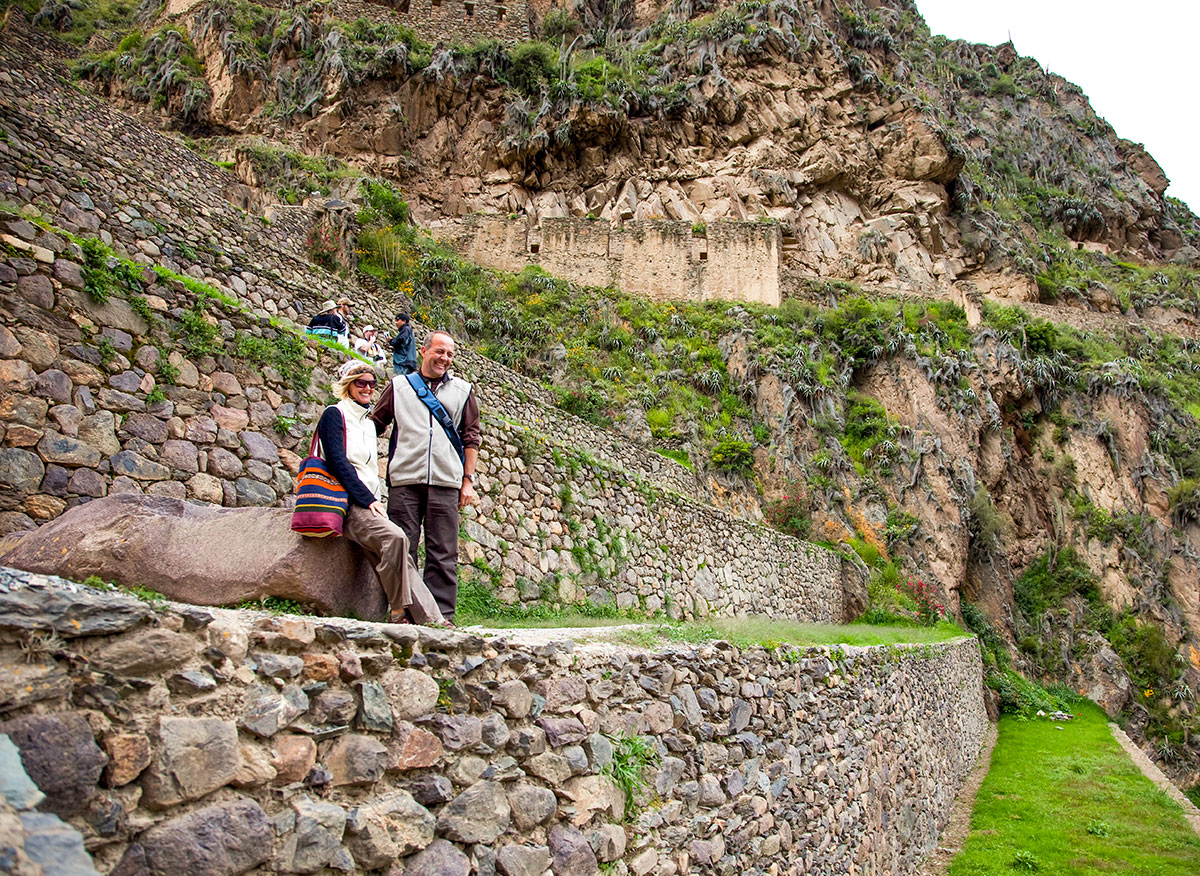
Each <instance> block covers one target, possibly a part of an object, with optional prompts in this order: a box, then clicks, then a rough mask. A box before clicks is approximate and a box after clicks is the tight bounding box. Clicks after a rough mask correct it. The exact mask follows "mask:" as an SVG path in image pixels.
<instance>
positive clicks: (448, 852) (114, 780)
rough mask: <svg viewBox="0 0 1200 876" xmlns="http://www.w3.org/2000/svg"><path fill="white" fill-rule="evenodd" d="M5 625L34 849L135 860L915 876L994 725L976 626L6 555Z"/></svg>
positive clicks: (162, 870)
mask: <svg viewBox="0 0 1200 876" xmlns="http://www.w3.org/2000/svg"><path fill="white" fill-rule="evenodd" d="M49 629H53V630H54V633H55V635H54V637H53V638H51V637H50V636H49V634H48V633H39V632H34V630H49ZM0 634H2V636H3V638H2V641H3V644H0V670H2V671H0V734H7V737H8V738H9V739H11V740H12V742H13V743H15V745H16V747H17V748H18V749H19V751H20V758H21V761H22V763H23V766H24V770H25V772H26V773H28V775H29V776H30V777H31V778H32V779H33V780H34V781H35V782H36V783H37V784H38V785H39V786H40V788H41V789H42V790H43V791H44V792H45V793H46V799H45V800H44V801H43V802H42V804H41V808H42V809H43V810H44V811H45V812H46V813H47V814H46V815H44V816H41V817H40V818H39V819H33V818H27V819H24V825H25V826H24V829H23V830H22V829H20V828H16V829H14V830H13V831H12V833H13V834H15V835H14V836H13V840H14V844H15V845H17V847H18V849H20V844H21V843H22V842H24V844H25V847H26V848H29V847H31V846H37V845H38V844H39V842H44V835H45V833H46V832H47V831H53V833H54V835H55V836H57V837H58V839H59V842H60V845H59V846H58V848H61V849H64V850H66V849H70V838H71V837H72V836H73V835H74V836H75V837H76V839H75V843H76V846H75V847H76V850H78V842H79V839H80V838H82V842H83V844H84V846H85V847H86V848H87V850H88V852H90V853H91V855H92V856H93V857H94V860H95V865H96V868H97V869H98V870H99V871H100V872H119V873H122V874H125V873H142V874H151V876H167V874H171V876H174V874H178V873H185V872H201V870H199V869H198V868H200V867H201V864H202V863H203V865H204V869H203V870H202V872H205V873H212V874H220V876H236V874H241V873H254V874H265V873H269V872H276V873H313V872H329V870H327V869H325V868H331V869H335V870H337V871H340V872H346V873H355V874H357V873H366V872H368V871H370V872H375V873H387V874H389V876H401V874H404V876H417V874H421V876H424V874H429V876H433V874H437V876H468V874H470V873H477V874H490V873H496V872H499V873H502V874H505V876H526V874H528V876H539V874H542V873H544V872H545V871H546V870H547V869H549V868H552V869H553V872H554V873H557V874H559V876H568V874H570V876H576V874H578V876H583V874H587V876H591V874H597V873H598V872H599V865H601V864H603V865H605V868H606V872H609V873H612V874H630V873H632V874H636V876H646V874H658V876H671V874H690V873H718V874H734V873H768V872H769V873H776V874H800V873H805V874H830V876H833V874H837V876H842V874H846V873H862V874H891V876H904V874H908V873H913V872H915V870H916V865H917V863H918V862H919V861H920V859H921V858H922V856H923V855H924V854H925V853H927V852H929V851H930V850H932V848H933V847H934V845H935V843H936V839H937V835H938V831H939V830H940V828H941V827H942V826H943V825H944V824H945V822H946V819H947V815H948V813H949V811H950V808H951V806H952V804H953V801H954V798H955V796H956V794H957V792H958V790H959V788H960V787H961V785H962V782H963V780H964V778H965V777H966V775H967V774H968V772H969V770H970V768H971V765H972V763H973V761H974V758H975V756H976V754H977V753H978V750H979V747H980V744H981V741H982V738H983V735H984V732H985V728H986V721H987V719H986V715H985V712H984V707H983V696H982V673H981V661H980V655H979V648H978V645H977V643H976V642H975V641H974V640H961V641H959V642H956V643H950V644H943V645H935V646H922V647H885V648H863V649H860V648H852V649H844V650H843V649H838V648H833V649H828V648H809V649H802V650H797V649H791V648H787V647H784V648H778V649H775V650H774V651H766V650H764V649H762V648H758V647H753V648H747V649H744V650H741V649H737V648H734V647H732V646H730V645H728V644H726V643H720V642H718V643H713V644H708V645H704V646H699V647H697V646H679V647H674V648H671V649H669V650H666V651H663V652H660V653H652V652H647V651H642V650H634V649H625V648H621V647H619V646H613V645H596V646H587V645H579V646H576V645H574V644H572V643H571V642H549V644H541V645H528V646H521V645H517V644H510V643H509V642H506V641H505V640H504V639H497V638H488V639H483V638H480V637H478V636H475V635H471V634H467V633H462V632H454V631H440V630H428V629H424V628H416V627H411V626H388V625H373V624H365V623H360V622H351V621H341V622H335V621H326V620H314V619H307V618H298V617H278V618H276V617H264V616H261V615H256V614H252V613H248V612H230V611H219V610H200V609H197V608H193V607H185V606H171V607H168V608H162V609H159V610H157V611H155V610H152V609H151V608H150V607H148V606H147V605H146V604H144V603H142V602H139V601H138V600H136V599H133V598H132V597H129V596H126V595H122V594H115V593H101V592H98V591H93V590H90V589H88V588H79V587H73V586H70V585H64V584H61V583H56V579H45V578H40V577H38V576H29V575H25V574H24V573H15V574H14V573H11V572H0ZM626 734H632V735H638V736H642V737H643V738H645V740H646V741H647V742H648V743H649V745H650V746H651V747H652V748H653V752H654V756H653V757H652V758H651V759H650V762H649V763H647V765H646V768H645V771H644V776H645V779H646V780H647V782H648V788H647V789H646V790H645V791H644V792H642V793H641V794H640V795H639V796H638V797H637V798H636V799H635V800H634V801H629V800H627V799H626V797H625V794H624V792H623V791H622V790H621V789H620V788H619V787H618V786H616V785H615V784H614V783H613V781H612V779H611V777H610V768H611V764H612V763H613V757H614V748H618V749H619V748H620V747H621V746H622V745H623V743H622V742H621V741H620V740H621V739H623V738H624V737H625V736H626ZM6 752H9V753H10V752H11V749H10V748H8V746H7V745H0V757H4V756H5V755H6ZM7 756H8V757H9V763H11V753H10V754H8V755H7ZM13 772H19V770H10V773H13ZM13 778H14V779H15V778H16V776H13ZM13 785H17V783H16V782H15V781H14V782H13ZM18 787H19V786H18ZM35 797H36V794H33V795H30V794H23V795H19V797H18V799H17V800H16V802H13V803H12V804H11V805H12V806H14V807H15V808H22V807H28V806H29V805H30V804H31V803H32V799H31V798H35ZM3 815H4V813H3V812H0V818H2V817H3ZM56 818H61V819H62V820H63V821H65V822H66V824H67V825H69V827H68V828H63V827H62V826H61V824H59V823H58V822H57V821H56ZM9 824H10V825H11V822H9ZM55 828H56V829H55ZM73 832H77V834H75V833H73ZM22 833H23V834H24V836H22ZM201 850H203V852H201ZM20 853H21V852H20V851H18V854H20ZM60 854H63V853H60ZM200 854H203V855H204V856H205V857H204V858H203V861H202V860H201V859H200V858H198V857H197V856H198V855H200ZM84 864H86V862H83V864H81V866H80V869H79V870H76V871H73V872H80V873H84V872H87V870H86V869H83V865H84ZM114 868H115V869H114Z"/></svg>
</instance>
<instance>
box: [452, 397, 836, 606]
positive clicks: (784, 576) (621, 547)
mask: <svg viewBox="0 0 1200 876" xmlns="http://www.w3.org/2000/svg"><path fill="white" fill-rule="evenodd" d="M484 428H485V431H486V434H487V436H488V443H487V444H486V445H485V446H484V447H483V449H482V450H481V451H480V469H481V471H485V472H487V475H486V476H481V477H480V487H481V490H482V495H483V499H482V502H481V504H480V506H479V508H478V510H477V513H476V514H474V515H473V516H471V517H469V518H468V519H467V520H466V521H465V523H464V526H463V529H464V534H465V535H466V536H467V541H466V542H465V543H464V544H463V545H462V551H463V559H464V561H466V562H471V563H474V564H475V566H476V568H477V569H481V570H483V571H485V572H487V573H489V577H491V578H493V579H498V580H496V581H495V583H496V584H497V585H498V586H497V590H498V595H499V597H500V599H502V600H504V601H506V602H518V601H528V600H532V599H537V598H547V597H549V599H550V601H562V602H566V603H573V602H578V601H581V600H582V599H585V598H586V599H590V600H591V601H593V602H596V603H600V604H612V603H613V602H615V603H616V605H617V607H618V608H621V609H631V608H633V609H641V610H645V611H648V612H650V613H657V612H660V611H666V612H667V613H669V614H670V615H671V616H673V617H682V616H687V617H704V616H706V615H709V614H720V615H730V614H763V613H769V614H772V615H774V616H778V617H794V618H798V619H801V620H806V621H820V622H826V623H838V622H840V621H841V620H842V619H843V599H842V583H841V580H842V579H841V558H840V557H839V556H838V554H836V553H834V552H833V551H829V550H826V549H824V548H821V547H817V546H816V545H812V544H809V543H807V542H802V541H799V540H797V539H794V538H791V537H789V536H785V535H783V534H781V533H779V532H776V531H775V530H773V529H770V528H769V527H767V526H764V525H761V524H752V523H748V522H746V521H743V520H740V519H738V518H735V517H731V516H730V515H728V514H725V513H723V512H721V511H718V510H716V509H713V508H711V507H709V506H706V505H702V504H700V503H698V502H696V501H694V500H691V499H687V498H685V497H683V496H681V495H678V494H673V493H670V492H665V491H663V490H661V489H658V488H656V487H654V486H652V485H651V484H649V483H647V482H645V481H640V480H639V479H637V478H635V477H631V476H629V475H628V474H625V473H622V472H621V471H620V470H617V469H612V468H609V467H607V466H605V465H603V464H601V463H599V462H597V461H596V460H594V459H591V458H589V456H588V455H587V454H581V453H580V452H579V451H576V450H571V449H569V448H568V447H567V446H565V445H562V444H557V443H555V442H551V441H550V440H549V439H547V438H546V437H545V436H544V435H542V434H540V433H539V432H537V431H533V430H530V429H528V428H526V427H523V426H518V425H514V424H510V423H507V422H504V421H498V420H496V419H495V418H491V417H489V418H487V419H486V420H485V422H484ZM468 574H469V573H468Z"/></svg>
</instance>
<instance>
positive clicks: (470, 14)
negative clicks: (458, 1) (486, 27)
mask: <svg viewBox="0 0 1200 876" xmlns="http://www.w3.org/2000/svg"><path fill="white" fill-rule="evenodd" d="M463 7H464V8H465V9H466V10H467V18H474V17H475V4H474V3H471V2H470V0H468V2H467V3H465V4H463Z"/></svg>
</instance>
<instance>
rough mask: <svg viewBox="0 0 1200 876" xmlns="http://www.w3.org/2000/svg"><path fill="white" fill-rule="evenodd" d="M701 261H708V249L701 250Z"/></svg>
mask: <svg viewBox="0 0 1200 876" xmlns="http://www.w3.org/2000/svg"><path fill="white" fill-rule="evenodd" d="M700 261H702V262H706V261H708V250H706V249H702V250H700Z"/></svg>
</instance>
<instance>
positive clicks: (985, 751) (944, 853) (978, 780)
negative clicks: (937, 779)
mask: <svg viewBox="0 0 1200 876" xmlns="http://www.w3.org/2000/svg"><path fill="white" fill-rule="evenodd" d="M998 737H999V732H998V730H997V727H996V725H995V724H994V723H992V722H990V721H989V722H988V732H987V737H986V738H985V739H984V740H983V746H982V747H981V748H980V749H979V757H978V758H977V759H976V761H975V767H974V768H973V769H972V770H971V774H970V775H969V776H967V780H966V781H965V782H964V783H963V786H962V790H961V791H959V792H958V799H957V800H955V801H954V808H953V809H951V810H950V820H949V821H948V822H947V823H946V828H945V829H944V830H943V831H942V835H941V836H940V837H938V844H937V848H935V849H934V850H933V852H931V853H930V855H929V857H928V858H926V859H925V860H924V862H922V864H921V866H920V868H918V870H917V876H945V874H946V873H948V872H949V870H950V862H951V861H953V860H954V856H955V855H957V854H958V853H959V852H961V851H962V850H963V845H964V844H965V843H966V841H967V834H969V833H970V832H971V812H972V810H974V808H975V795H976V794H977V793H978V792H979V786H980V785H982V784H983V780H984V778H986V777H987V774H988V769H989V768H991V765H992V749H994V748H995V747H996V739H997V738H998Z"/></svg>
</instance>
